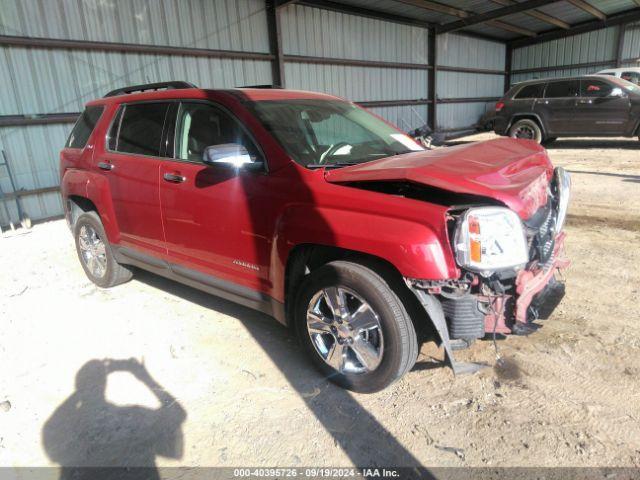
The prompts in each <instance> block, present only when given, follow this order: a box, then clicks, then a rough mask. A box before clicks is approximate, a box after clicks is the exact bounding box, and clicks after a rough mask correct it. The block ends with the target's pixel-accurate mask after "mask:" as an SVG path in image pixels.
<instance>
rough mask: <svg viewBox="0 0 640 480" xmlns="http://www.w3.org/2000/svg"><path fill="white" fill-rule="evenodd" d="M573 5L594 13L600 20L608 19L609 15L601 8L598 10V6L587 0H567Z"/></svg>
mask: <svg viewBox="0 0 640 480" xmlns="http://www.w3.org/2000/svg"><path fill="white" fill-rule="evenodd" d="M567 1H568V2H569V3H570V4H571V5H573V6H574V7H576V8H579V9H580V10H582V11H583V12H587V13H588V14H589V15H592V16H594V17H596V18H597V19H600V20H606V19H607V16H606V15H605V14H604V12H602V11H601V10H598V9H597V8H596V7H594V6H593V5H591V4H590V3H589V2H586V1H585V0H567Z"/></svg>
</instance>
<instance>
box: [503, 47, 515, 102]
mask: <svg viewBox="0 0 640 480" xmlns="http://www.w3.org/2000/svg"><path fill="white" fill-rule="evenodd" d="M512 61H513V48H512V47H511V45H510V44H508V43H507V46H506V50H505V58H504V70H505V72H504V93H507V91H508V90H509V88H511V64H512Z"/></svg>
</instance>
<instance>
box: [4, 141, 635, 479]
mask: <svg viewBox="0 0 640 480" xmlns="http://www.w3.org/2000/svg"><path fill="white" fill-rule="evenodd" d="M490 136H491V135H490V134H483V135H479V136H475V137H468V138H465V139H461V140H458V141H470V140H475V139H483V138H488V137H490ZM549 152H550V155H551V157H552V160H553V161H554V162H555V163H556V164H557V165H562V166H564V167H566V168H567V169H568V170H570V171H571V172H572V175H573V177H572V178H573V186H574V190H573V192H574V197H573V203H572V205H571V208H570V216H569V224H568V228H567V231H568V243H567V247H568V255H569V257H570V258H571V260H572V261H573V264H572V266H571V267H570V269H569V270H568V272H567V274H566V281H567V295H566V297H565V299H564V300H563V302H562V303H561V305H560V306H559V308H558V309H557V310H556V311H555V313H554V315H553V316H552V318H551V319H549V320H546V321H545V322H544V323H543V324H542V325H543V327H542V328H541V329H540V330H539V331H537V332H536V333H535V334H533V335H532V336H530V337H527V338H523V337H510V338H508V339H507V340H505V341H500V342H499V344H498V347H499V351H500V355H501V356H502V357H503V358H504V359H505V363H504V365H503V366H502V367H497V366H495V365H496V356H495V352H494V348H493V345H492V343H491V342H490V341H481V342H477V343H476V344H475V345H474V346H473V347H472V348H471V349H470V350H467V351H464V352H460V353H459V356H460V357H461V358H462V359H468V360H474V361H484V362H488V363H489V364H490V365H492V366H493V367H491V368H487V369H484V370H483V371H481V372H480V373H477V374H475V375H471V376H459V377H457V378H455V377H454V376H453V374H452V372H451V370H450V369H449V368H445V367H444V366H443V363H442V351H441V350H438V349H437V348H435V346H433V345H431V344H428V345H425V346H423V348H422V351H421V353H420V357H419V359H418V363H417V365H416V367H415V368H414V370H413V371H412V372H410V373H409V374H408V375H407V376H406V377H405V378H404V379H403V380H401V381H400V382H398V383H396V384H395V385H393V386H392V387H391V388H389V389H387V390H385V391H383V392H381V393H378V394H373V395H357V394H351V393H349V392H346V391H344V390H341V389H339V388H337V387H335V386H333V385H332V384H330V383H329V382H328V381H327V380H326V379H324V378H322V377H321V376H320V375H319V374H318V373H317V372H316V371H315V370H314V369H313V368H312V367H311V366H310V364H309V363H308V361H307V360H306V359H305V357H304V356H303V355H302V352H301V350H300V349H299V348H298V347H297V345H296V342H295V340H294V339H293V337H292V336H291V335H290V333H289V332H288V331H287V330H286V329H285V328H283V327H281V326H279V325H278V324H277V323H276V322H275V321H274V320H271V319H270V318H268V317H265V316H264V315H262V314H259V313H256V312H253V311H251V310H248V309H245V308H243V307H240V306H236V305H234V304H231V303H229V302H226V301H223V300H221V299H218V298H216V297H212V296H208V295H206V294H203V293H200V292H198V291H195V290H192V289H189V288H187V287H183V286H180V285H178V284H175V283H173V282H170V281H167V280H164V279H161V278H158V277H155V276H153V275H151V274H147V273H139V274H137V275H136V276H135V277H134V280H133V281H131V282H129V283H127V284H125V285H122V286H119V287H116V288H114V289H111V290H101V289H99V288H96V287H95V286H94V285H93V284H92V283H90V282H89V281H88V280H87V278H86V277H85V275H84V273H83V271H82V269H81V267H80V264H79V262H78V260H77V257H76V253H75V250H74V247H73V242H72V238H71V235H70V233H69V232H68V230H67V227H66V224H65V223H64V221H53V222H48V223H43V224H40V225H36V226H35V227H34V228H33V229H32V230H31V231H30V232H28V233H24V234H21V235H15V236H12V237H10V238H4V239H0V269H1V275H0V339H1V340H0V368H1V371H2V374H1V375H0V466H38V465H56V464H74V463H75V464H82V462H83V459H90V460H87V461H89V462H94V463H99V464H102V465H110V464H116V465H120V464H128V465H153V464H154V462H155V463H156V464H157V465H167V466H174V465H190V466H246V465H252V466H280V467H282V466H310V465H312V466H348V465H360V466H363V465H396V466H397V465H415V464H421V465H424V466H635V467H640V380H639V379H640V322H639V320H640V315H639V313H638V311H639V309H638V304H639V303H640V294H639V289H640V249H639V248H638V245H640V142H638V141H637V140H635V141H633V140H620V141H619V140H589V139H576V140H573V139H571V140H559V141H557V142H556V143H555V144H554V145H553V146H552V147H550V150H549ZM18 233H22V232H18ZM130 358H133V359H135V361H123V360H126V359H130ZM109 360H110V362H109ZM114 360H115V361H114ZM141 363H144V366H141ZM105 382H106V387H105ZM104 388H106V391H103V390H104ZM165 392H166V393H165Z"/></svg>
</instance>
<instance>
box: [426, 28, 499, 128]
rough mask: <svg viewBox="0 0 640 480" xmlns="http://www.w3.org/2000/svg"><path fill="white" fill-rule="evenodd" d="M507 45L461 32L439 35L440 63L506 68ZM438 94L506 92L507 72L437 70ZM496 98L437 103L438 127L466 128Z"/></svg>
mask: <svg viewBox="0 0 640 480" xmlns="http://www.w3.org/2000/svg"><path fill="white" fill-rule="evenodd" d="M505 49H506V47H505V45H504V44H502V43H497V42H490V41H487V40H480V39H477V38H471V37H467V36H462V35H455V34H447V35H441V36H439V37H438V65H445V66H449V67H463V68H481V69H486V70H496V71H503V70H504V69H505V64H504V63H505V55H506V53H505ZM436 85H437V96H438V98H480V97H500V96H502V94H503V93H504V75H500V74H487V73H460V72H448V71H438V77H437V82H436ZM494 103H495V102H494V101H489V102H471V103H451V104H440V105H438V110H437V115H438V127H439V128H441V129H459V128H466V127H469V126H470V125H472V124H473V123H475V122H476V121H477V120H478V119H479V118H480V117H481V116H482V115H483V114H484V113H485V112H486V110H487V108H493V106H494Z"/></svg>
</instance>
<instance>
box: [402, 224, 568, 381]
mask: <svg viewBox="0 0 640 480" xmlns="http://www.w3.org/2000/svg"><path fill="white" fill-rule="evenodd" d="M565 236H566V235H565V233H564V232H561V233H559V234H558V235H557V236H556V237H555V245H554V249H553V254H552V255H551V256H550V258H549V260H547V262H545V263H544V264H543V265H538V264H536V265H533V266H530V267H529V269H526V270H521V271H519V272H518V273H517V275H516V277H515V280H514V281H513V282H512V284H511V285H510V286H507V288H505V289H502V287H501V288H500V289H495V288H482V286H480V285H476V288H474V289H473V290H472V291H469V292H467V293H465V294H464V299H466V300H470V301H475V302H474V304H475V305H477V306H478V310H479V312H477V313H478V321H480V322H481V323H483V327H484V328H482V327H481V328H480V332H481V335H477V334H476V338H481V337H483V336H486V335H493V334H500V335H509V334H516V335H527V334H529V333H531V332H533V331H535V330H536V329H537V326H536V325H535V324H533V323H532V322H533V321H535V320H537V319H544V318H545V317H548V316H549V315H550V313H551V312H552V311H553V309H555V307H556V306H557V305H558V304H559V302H560V300H561V299H562V296H563V295H564V284H563V283H561V282H559V281H558V280H557V274H558V273H559V272H560V271H562V270H563V269H565V268H567V267H568V266H569V263H570V262H569V260H568V259H567V258H566V256H565V253H564V242H565ZM405 280H406V283H407V285H408V286H409V288H410V290H411V291H412V292H413V293H414V294H415V295H416V297H417V298H418V300H419V301H420V303H421V304H422V306H423V308H424V309H425V312H426V314H427V316H428V317H429V319H430V320H431V322H432V324H433V326H434V327H435V329H436V331H437V333H438V335H439V337H440V340H441V343H442V346H443V348H444V351H445V354H446V357H447V360H448V362H449V364H450V366H451V368H452V369H453V372H454V374H456V375H458V374H463V373H473V372H475V371H477V370H479V369H480V368H482V367H484V366H486V365H482V364H476V363H463V362H458V361H456V360H455V357H454V354H453V352H454V350H457V349H458V348H459V346H460V340H462V341H463V344H464V343H466V345H468V344H470V343H471V342H472V341H473V340H475V338H460V335H464V332H469V331H477V330H474V329H469V328H466V329H465V328H458V329H456V328H452V327H453V325H452V321H455V319H453V318H447V316H446V315H445V309H444V308H443V304H445V305H446V302H448V301H450V300H449V299H450V298H451V297H450V296H447V295H444V287H443V285H442V283H441V282H428V281H421V280H414V279H405ZM501 285H502V284H501ZM501 289H502V291H500V290H501ZM488 290H491V291H490V292H488ZM496 290H498V291H496ZM462 298H463V296H461V297H459V298H458V299H462ZM447 311H450V310H449V309H447ZM468 317H469V315H468V312H467V317H466V318H465V319H464V321H469V318H468ZM471 321H473V319H471ZM451 332H454V334H455V335H453V336H454V337H458V338H452V335H451ZM457 332H463V333H462V334H460V333H457Z"/></svg>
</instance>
